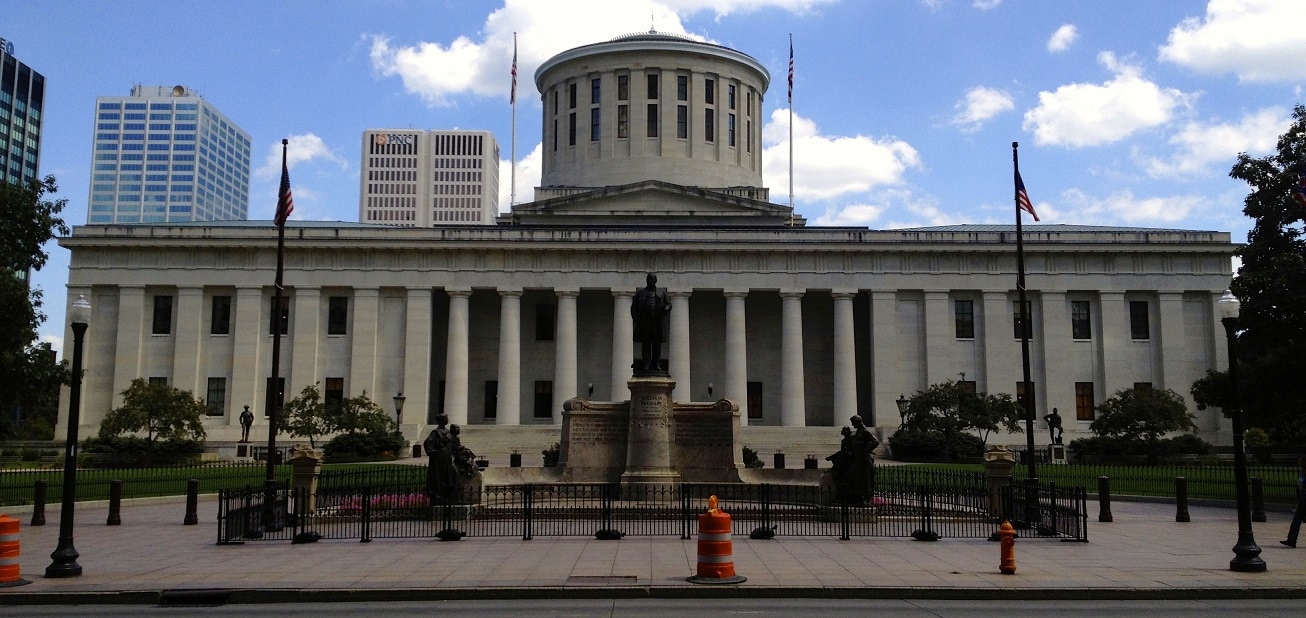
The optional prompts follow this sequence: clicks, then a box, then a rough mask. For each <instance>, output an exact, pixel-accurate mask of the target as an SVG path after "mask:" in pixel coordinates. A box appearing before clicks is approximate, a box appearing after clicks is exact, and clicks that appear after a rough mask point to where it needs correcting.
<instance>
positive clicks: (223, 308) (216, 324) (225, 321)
mask: <svg viewBox="0 0 1306 618" xmlns="http://www.w3.org/2000/svg"><path fill="white" fill-rule="evenodd" d="M212 309H213V310H212V312H211V314H210V316H209V334H210V335H230V334H231V297H230V296H214V297H213V301H212Z"/></svg>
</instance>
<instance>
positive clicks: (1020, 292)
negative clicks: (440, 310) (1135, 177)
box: [1011, 142, 1038, 479]
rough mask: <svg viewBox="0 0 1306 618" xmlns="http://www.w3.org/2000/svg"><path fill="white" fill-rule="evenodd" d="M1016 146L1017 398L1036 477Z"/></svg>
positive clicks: (1030, 473)
mask: <svg viewBox="0 0 1306 618" xmlns="http://www.w3.org/2000/svg"><path fill="white" fill-rule="evenodd" d="M1019 148H1020V143H1019V142H1011V165H1012V171H1013V177H1012V183H1013V186H1014V187H1015V189H1016V190H1015V196H1016V197H1015V199H1016V294H1017V297H1018V300H1017V302H1019V303H1020V305H1019V307H1020V308H1019V311H1020V365H1021V372H1022V373H1021V379H1022V380H1023V387H1024V390H1025V396H1024V397H1022V398H1021V399H1022V400H1023V401H1021V402H1020V403H1021V405H1023V406H1024V408H1025V448H1026V453H1027V454H1026V456H1025V461H1026V464H1027V465H1028V468H1026V470H1027V471H1028V474H1027V475H1026V478H1028V479H1037V478H1038V471H1037V468H1036V465H1035V457H1034V418H1035V414H1034V399H1035V397H1034V385H1033V384H1032V383H1031V382H1030V379H1029V333H1030V330H1031V329H1032V328H1033V324H1032V323H1031V322H1032V321H1033V316H1032V315H1031V314H1032V313H1033V312H1032V311H1029V310H1028V309H1027V305H1026V302H1027V301H1026V300H1025V232H1024V230H1023V229H1022V228H1021V221H1020V220H1021V219H1022V218H1023V217H1022V216H1021V214H1020V211H1021V210H1022V208H1021V206H1020V185H1021V184H1022V183H1021V182H1020V181H1019V178H1020V153H1019V152H1018V149H1019Z"/></svg>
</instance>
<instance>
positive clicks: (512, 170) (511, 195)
mask: <svg viewBox="0 0 1306 618" xmlns="http://www.w3.org/2000/svg"><path fill="white" fill-rule="evenodd" d="M509 100H510V102H511V103H512V157H510V158H509V159H508V173H509V174H510V177H511V178H512V181H511V183H512V184H511V188H509V190H508V208H509V209H511V208H512V205H513V203H514V202H516V201H517V33H516V32H514V33H512V94H511V95H510V96H509Z"/></svg>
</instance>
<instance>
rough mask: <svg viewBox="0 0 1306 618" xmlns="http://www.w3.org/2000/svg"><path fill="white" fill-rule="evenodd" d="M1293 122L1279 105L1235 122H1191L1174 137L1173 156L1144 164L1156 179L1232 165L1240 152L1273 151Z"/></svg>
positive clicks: (1146, 161)
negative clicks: (1210, 167)
mask: <svg viewBox="0 0 1306 618" xmlns="http://www.w3.org/2000/svg"><path fill="white" fill-rule="evenodd" d="M1290 124H1292V117H1291V116H1290V115H1289V114H1288V111H1287V110H1285V109H1282V108H1278V107H1269V108H1266V109H1262V110H1259V111H1256V112H1253V113H1250V114H1247V115H1245V116H1243V118H1242V120H1240V121H1238V122H1237V123H1234V124H1218V123H1212V124H1202V123H1200V122H1190V123H1188V124H1187V125H1185V126H1184V127H1183V128H1182V129H1180V130H1179V132H1178V133H1176V134H1175V135H1174V136H1173V137H1171V138H1170V143H1171V144H1173V145H1174V146H1175V148H1176V152H1175V154H1174V155H1173V156H1171V157H1170V158H1168V159H1159V158H1142V162H1143V166H1144V168H1145V169H1146V170H1147V173H1148V174H1149V175H1151V176H1152V177H1154V178H1158V177H1169V176H1192V175H1196V174H1203V173H1206V172H1207V171H1208V168H1209V166H1210V165H1211V164H1216V163H1219V164H1224V165H1225V167H1226V168H1228V167H1229V166H1231V165H1233V161H1234V158H1235V157H1237V155H1238V153H1240V152H1248V153H1253V154H1260V153H1266V152H1269V151H1271V150H1273V149H1274V147H1275V144H1276V143H1278V139H1279V134H1280V133H1282V132H1283V130H1284V128H1285V127H1287V126H1288V125H1290Z"/></svg>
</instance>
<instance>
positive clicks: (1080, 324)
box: [1070, 300, 1093, 339]
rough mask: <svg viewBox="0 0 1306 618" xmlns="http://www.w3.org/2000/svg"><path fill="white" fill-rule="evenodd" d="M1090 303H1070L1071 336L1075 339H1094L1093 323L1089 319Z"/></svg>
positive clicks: (1077, 301) (1078, 301)
mask: <svg viewBox="0 0 1306 618" xmlns="http://www.w3.org/2000/svg"><path fill="white" fill-rule="evenodd" d="M1089 318H1090V314H1089V303H1088V301H1086V300H1072V301H1070V336H1071V338H1073V339H1092V338H1093V323H1092V321H1091V320H1090V319H1089Z"/></svg>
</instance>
